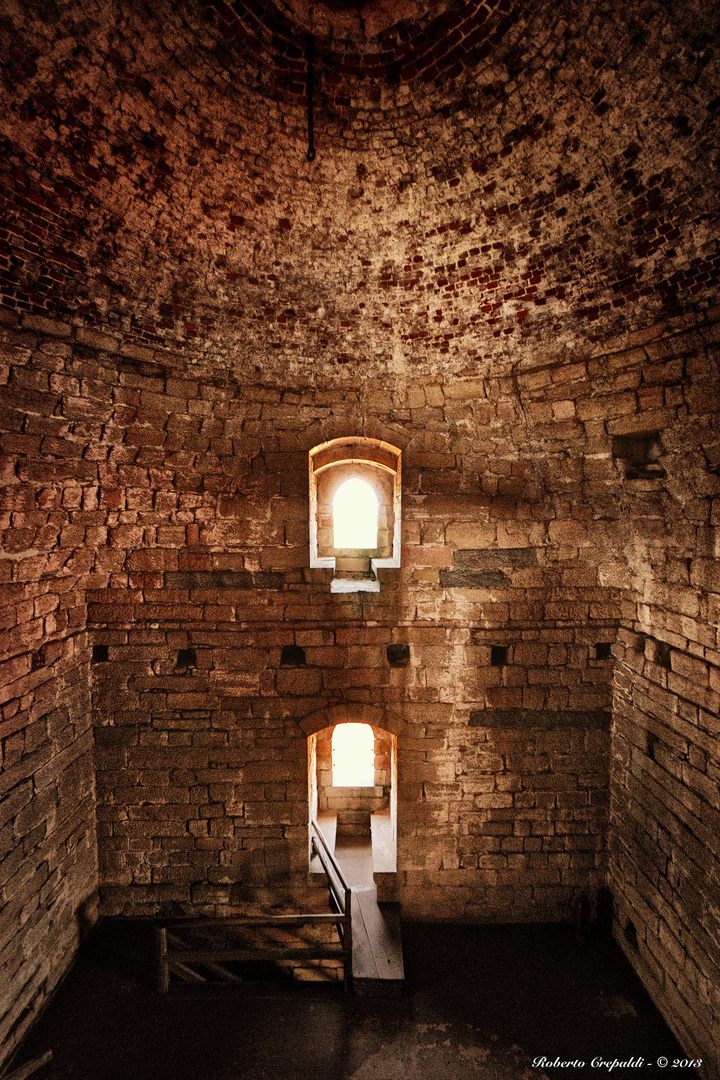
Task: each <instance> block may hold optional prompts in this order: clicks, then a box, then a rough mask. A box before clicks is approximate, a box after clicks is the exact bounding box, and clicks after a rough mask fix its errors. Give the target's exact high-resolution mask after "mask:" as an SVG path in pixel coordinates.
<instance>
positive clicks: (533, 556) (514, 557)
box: [453, 548, 538, 570]
mask: <svg viewBox="0 0 720 1080" xmlns="http://www.w3.org/2000/svg"><path fill="white" fill-rule="evenodd" d="M453 564H454V565H455V566H456V567H457V568H458V569H459V570H493V569H496V568H498V567H501V566H512V567H513V568H515V567H521V566H537V565H538V557H537V551H536V550H535V548H500V549H499V550H497V551H478V550H476V549H474V548H469V549H467V550H465V549H459V550H457V551H454V552H453Z"/></svg>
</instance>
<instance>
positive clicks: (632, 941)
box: [623, 919, 638, 952]
mask: <svg viewBox="0 0 720 1080" xmlns="http://www.w3.org/2000/svg"><path fill="white" fill-rule="evenodd" d="M623 935H624V937H625V940H626V941H627V943H628V945H630V947H631V948H633V949H635V951H636V952H637V947H638V936H637V930H636V929H635V923H634V922H633V921H632V919H628V921H627V922H626V924H625V929H624V930H623Z"/></svg>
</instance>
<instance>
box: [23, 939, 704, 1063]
mask: <svg viewBox="0 0 720 1080" xmlns="http://www.w3.org/2000/svg"><path fill="white" fill-rule="evenodd" d="M403 943H404V951H405V971H406V977H407V985H406V992H405V994H404V995H403V997H401V998H399V999H388V1000H383V999H379V998H361V997H356V996H347V997H346V996H345V995H344V994H343V992H342V989H341V987H340V986H328V985H319V984H299V985H298V984H295V983H292V982H288V981H279V980H275V981H273V980H267V979H265V980H263V979H255V980H250V981H248V982H245V983H243V985H242V987H241V988H239V989H234V988H227V989H225V988H217V989H213V988H210V989H207V990H203V989H202V988H201V989H200V990H196V989H194V988H182V987H181V988H177V989H173V990H171V992H170V994H169V995H168V996H167V997H161V996H160V995H158V994H157V993H156V991H155V989H154V984H153V975H154V973H153V970H152V936H151V934H150V933H149V928H148V927H147V926H144V925H142V924H133V923H118V922H106V923H104V924H102V925H100V926H99V927H98V928H97V929H96V930H95V932H94V933H93V935H92V936H91V938H90V939H89V940H88V941H87V942H86V943H85V945H84V947H83V949H82V950H81V953H80V955H79V957H78V960H77V962H76V964H75V966H74V968H73V969H72V971H71V972H70V973H69V975H68V976H67V978H66V979H65V981H64V982H63V984H62V986H61V988H60V990H59V991H58V993H57V994H56V995H55V997H54V999H53V1000H52V1002H51V1004H50V1005H49V1007H48V1008H47V1010H46V1012H45V1013H44V1015H43V1016H42V1018H41V1020H40V1022H39V1023H38V1024H37V1026H36V1027H35V1029H34V1030H33V1031H32V1033H31V1034H30V1037H29V1038H28V1039H27V1040H26V1042H25V1044H24V1045H23V1047H22V1048H21V1051H20V1053H19V1054H18V1055H17V1056H16V1058H15V1060H14V1061H13V1067H18V1066H19V1065H21V1064H22V1063H24V1062H25V1061H27V1060H29V1059H31V1058H34V1057H36V1056H39V1055H40V1054H42V1053H44V1052H45V1051H46V1050H52V1051H53V1055H54V1056H53V1060H52V1062H51V1063H50V1064H48V1065H45V1066H43V1067H42V1069H40V1070H39V1071H38V1072H37V1073H36V1074H35V1076H36V1078H37V1080H542V1078H543V1077H549V1078H550V1080H553V1078H557V1077H572V1078H573V1080H578V1078H579V1077H606V1076H612V1077H613V1078H615V1080H617V1078H618V1077H621V1078H623V1080H625V1078H627V1077H630V1076H642V1077H643V1078H646V1080H649V1078H653V1080H654V1078H657V1077H660V1076H663V1077H668V1076H671V1075H672V1076H674V1077H678V1074H680V1075H681V1076H683V1077H686V1078H689V1080H695V1074H694V1073H693V1072H692V1071H691V1070H689V1069H687V1068H684V1069H673V1068H672V1061H673V1059H674V1058H682V1057H684V1055H683V1053H682V1051H681V1050H680V1048H679V1046H678V1045H677V1043H676V1041H675V1040H674V1038H673V1037H672V1035H671V1034H670V1032H669V1031H668V1029H667V1027H666V1026H665V1024H664V1022H663V1020H662V1019H661V1017H660V1015H659V1014H658V1012H657V1011H656V1010H655V1008H654V1007H653V1005H652V1004H651V1002H650V1001H649V999H648V997H647V995H646V994H645V992H644V990H643V989H642V987H641V985H640V984H639V982H638V981H637V979H636V977H635V975H634V974H633V972H632V970H631V969H630V968H629V966H628V964H627V962H626V960H625V958H624V956H623V954H622V952H621V951H620V949H619V948H618V946H617V944H616V943H615V942H614V941H613V940H612V938H610V937H608V936H600V935H597V934H595V935H593V934H590V935H589V936H588V937H587V939H586V941H585V943H584V944H582V945H578V944H576V942H575V940H574V936H573V932H572V929H570V928H568V927H565V926H503V927H485V926H475V927H469V926H448V925H437V924H432V925H428V924H417V923H416V924H404V926H403ZM541 1057H544V1058H546V1059H549V1061H550V1062H553V1061H555V1059H556V1058H558V1057H559V1058H560V1059H561V1061H573V1060H576V1059H577V1060H579V1061H584V1062H585V1063H586V1064H585V1066H584V1067H583V1066H574V1067H573V1066H566V1067H561V1066H554V1067H553V1066H552V1065H550V1066H549V1065H548V1064H547V1063H545V1064H544V1065H543V1064H540V1063H536V1064H533V1062H534V1061H535V1060H536V1059H538V1058H541ZM598 1057H600V1058H602V1059H603V1060H604V1061H610V1062H612V1061H613V1059H615V1058H617V1059H618V1060H620V1061H628V1060H629V1059H634V1060H635V1061H637V1059H638V1058H644V1063H643V1064H642V1065H637V1064H635V1065H632V1066H626V1067H616V1068H613V1069H609V1068H608V1067H607V1065H604V1066H603V1065H595V1066H593V1065H592V1064H591V1062H592V1059H593V1058H598ZM661 1057H665V1058H668V1059H669V1060H670V1067H668V1068H662V1067H659V1066H658V1065H657V1059H658V1058H661ZM701 1075H702V1071H701V1072H700V1076H701Z"/></svg>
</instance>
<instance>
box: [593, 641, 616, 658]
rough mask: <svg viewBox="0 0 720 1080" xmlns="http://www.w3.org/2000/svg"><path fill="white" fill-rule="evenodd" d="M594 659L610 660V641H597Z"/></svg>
mask: <svg viewBox="0 0 720 1080" xmlns="http://www.w3.org/2000/svg"><path fill="white" fill-rule="evenodd" d="M595 659H596V660H611V659H612V642H610V641H598V643H597V644H596V646H595Z"/></svg>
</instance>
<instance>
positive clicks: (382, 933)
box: [353, 887, 405, 983]
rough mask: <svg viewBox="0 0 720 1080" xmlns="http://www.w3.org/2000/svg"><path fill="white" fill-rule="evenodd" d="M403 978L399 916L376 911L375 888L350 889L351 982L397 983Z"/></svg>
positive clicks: (387, 910)
mask: <svg viewBox="0 0 720 1080" xmlns="http://www.w3.org/2000/svg"><path fill="white" fill-rule="evenodd" d="M404 977H405V969H404V965H403V956H402V941H401V937H400V916H399V914H398V912H397V910H396V909H395V908H389V907H387V906H385V907H383V908H380V907H379V905H378V902H377V893H376V891H375V889H367V888H363V887H356V888H354V889H353V979H355V980H376V981H382V982H397V983H400V982H402V980H403V979H404Z"/></svg>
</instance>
